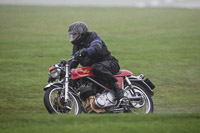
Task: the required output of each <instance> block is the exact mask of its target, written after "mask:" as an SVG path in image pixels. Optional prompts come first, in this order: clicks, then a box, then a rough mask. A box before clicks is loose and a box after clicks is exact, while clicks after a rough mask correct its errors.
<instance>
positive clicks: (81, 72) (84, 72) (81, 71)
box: [71, 67, 94, 80]
mask: <svg viewBox="0 0 200 133" xmlns="http://www.w3.org/2000/svg"><path fill="white" fill-rule="evenodd" d="M83 77H94V74H93V73H92V70H91V67H79V68H76V69H73V70H72V72H71V78H72V80H75V79H79V78H83Z"/></svg>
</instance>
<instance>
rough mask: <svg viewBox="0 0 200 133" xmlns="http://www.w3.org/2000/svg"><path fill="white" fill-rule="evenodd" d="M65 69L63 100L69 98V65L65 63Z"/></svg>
mask: <svg viewBox="0 0 200 133" xmlns="http://www.w3.org/2000/svg"><path fill="white" fill-rule="evenodd" d="M65 71H66V74H65V86H64V90H65V102H67V101H68V99H69V95H68V93H69V65H68V64H66V67H65Z"/></svg>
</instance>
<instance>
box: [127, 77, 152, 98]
mask: <svg viewBox="0 0 200 133" xmlns="http://www.w3.org/2000/svg"><path fill="white" fill-rule="evenodd" d="M129 80H130V81H131V82H135V83H136V84H139V85H141V86H142V87H144V88H145V89H146V91H147V92H148V93H149V94H150V96H151V97H152V96H153V95H154V92H153V90H152V89H151V87H150V86H149V85H147V84H146V83H145V82H144V80H140V79H136V78H133V77H129Z"/></svg>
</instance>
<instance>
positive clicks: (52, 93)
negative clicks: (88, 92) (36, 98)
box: [44, 86, 82, 115]
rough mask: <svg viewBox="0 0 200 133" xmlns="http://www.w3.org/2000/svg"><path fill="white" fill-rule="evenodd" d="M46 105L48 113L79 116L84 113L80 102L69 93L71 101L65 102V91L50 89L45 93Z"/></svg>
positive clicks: (58, 88)
mask: <svg viewBox="0 0 200 133" xmlns="http://www.w3.org/2000/svg"><path fill="white" fill-rule="evenodd" d="M44 105H45V107H46V109H47V111H48V112H49V113H51V114H53V113H57V114H60V113H67V114H75V115H77V114H79V113H81V112H82V110H81V104H80V101H79V100H78V99H77V98H76V97H75V96H74V95H72V94H71V93H70V92H69V99H68V101H67V102H65V100H64V89H62V88H60V87H53V86H52V87H50V88H49V89H47V90H46V91H45V92H44Z"/></svg>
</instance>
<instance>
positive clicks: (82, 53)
mask: <svg viewBox="0 0 200 133" xmlns="http://www.w3.org/2000/svg"><path fill="white" fill-rule="evenodd" d="M87 54H88V50H87V48H83V49H81V50H79V51H77V52H76V53H75V54H74V58H75V59H78V58H79V57H84V56H87Z"/></svg>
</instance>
